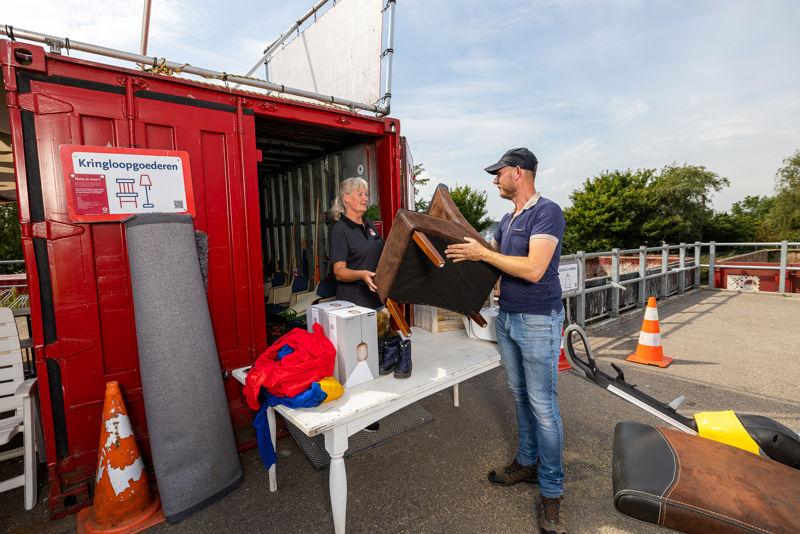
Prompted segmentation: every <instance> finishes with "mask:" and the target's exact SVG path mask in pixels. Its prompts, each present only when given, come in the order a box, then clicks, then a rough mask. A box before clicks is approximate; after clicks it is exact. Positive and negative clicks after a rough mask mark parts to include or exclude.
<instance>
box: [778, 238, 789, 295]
mask: <svg viewBox="0 0 800 534" xmlns="http://www.w3.org/2000/svg"><path fill="white" fill-rule="evenodd" d="M788 248H789V242H788V241H786V240H785V239H784V240H783V241H781V274H780V277H781V278H780V282H778V292H779V293H786V257H787V255H788V252H789V251H788Z"/></svg>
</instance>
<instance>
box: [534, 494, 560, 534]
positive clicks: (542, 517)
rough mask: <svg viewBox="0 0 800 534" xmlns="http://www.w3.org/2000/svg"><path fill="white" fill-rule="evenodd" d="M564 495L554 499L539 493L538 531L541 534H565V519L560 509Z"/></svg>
mask: <svg viewBox="0 0 800 534" xmlns="http://www.w3.org/2000/svg"><path fill="white" fill-rule="evenodd" d="M563 500H564V496H563V495H562V496H561V497H556V498H554V499H552V498H550V497H545V496H544V495H542V494H539V504H540V506H539V532H541V534H567V521H566V519H565V518H564V512H563V511H562V510H561V501H563Z"/></svg>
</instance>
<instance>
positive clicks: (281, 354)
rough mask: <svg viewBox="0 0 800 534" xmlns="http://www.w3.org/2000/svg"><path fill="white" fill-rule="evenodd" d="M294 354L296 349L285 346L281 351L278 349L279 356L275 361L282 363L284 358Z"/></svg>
mask: <svg viewBox="0 0 800 534" xmlns="http://www.w3.org/2000/svg"><path fill="white" fill-rule="evenodd" d="M293 352H294V349H293V348H292V347H291V346H290V345H284V346H283V347H281V348H280V349H278V355H277V356H275V359H276V360H278V361H281V360H282V359H283V357H284V356H286V355H287V354H291V353H293Z"/></svg>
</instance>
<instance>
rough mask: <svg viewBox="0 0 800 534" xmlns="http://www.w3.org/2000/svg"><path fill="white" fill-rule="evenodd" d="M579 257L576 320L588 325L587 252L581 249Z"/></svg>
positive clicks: (580, 323)
mask: <svg viewBox="0 0 800 534" xmlns="http://www.w3.org/2000/svg"><path fill="white" fill-rule="evenodd" d="M575 255H576V256H577V257H578V296H577V297H576V298H575V303H576V306H575V308H576V309H575V315H576V317H575V322H577V323H578V324H579V325H581V327H585V326H586V253H585V252H584V251H582V250H579V251H578V253H577V254H575Z"/></svg>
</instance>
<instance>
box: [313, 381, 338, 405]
mask: <svg viewBox="0 0 800 534" xmlns="http://www.w3.org/2000/svg"><path fill="white" fill-rule="evenodd" d="M319 387H320V388H321V389H322V391H324V392H325V393H327V394H328V396H327V397H326V398H325V400H324V401H322V404H325V403H326V402H328V401H332V400H336V399H338V398H339V397H341V396H342V392H344V388H343V387H342V385H341V384H340V383H339V381H338V380H336V379H335V378H333V377H332V376H326V377H325V378H323V379H322V380H320V381H319Z"/></svg>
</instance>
